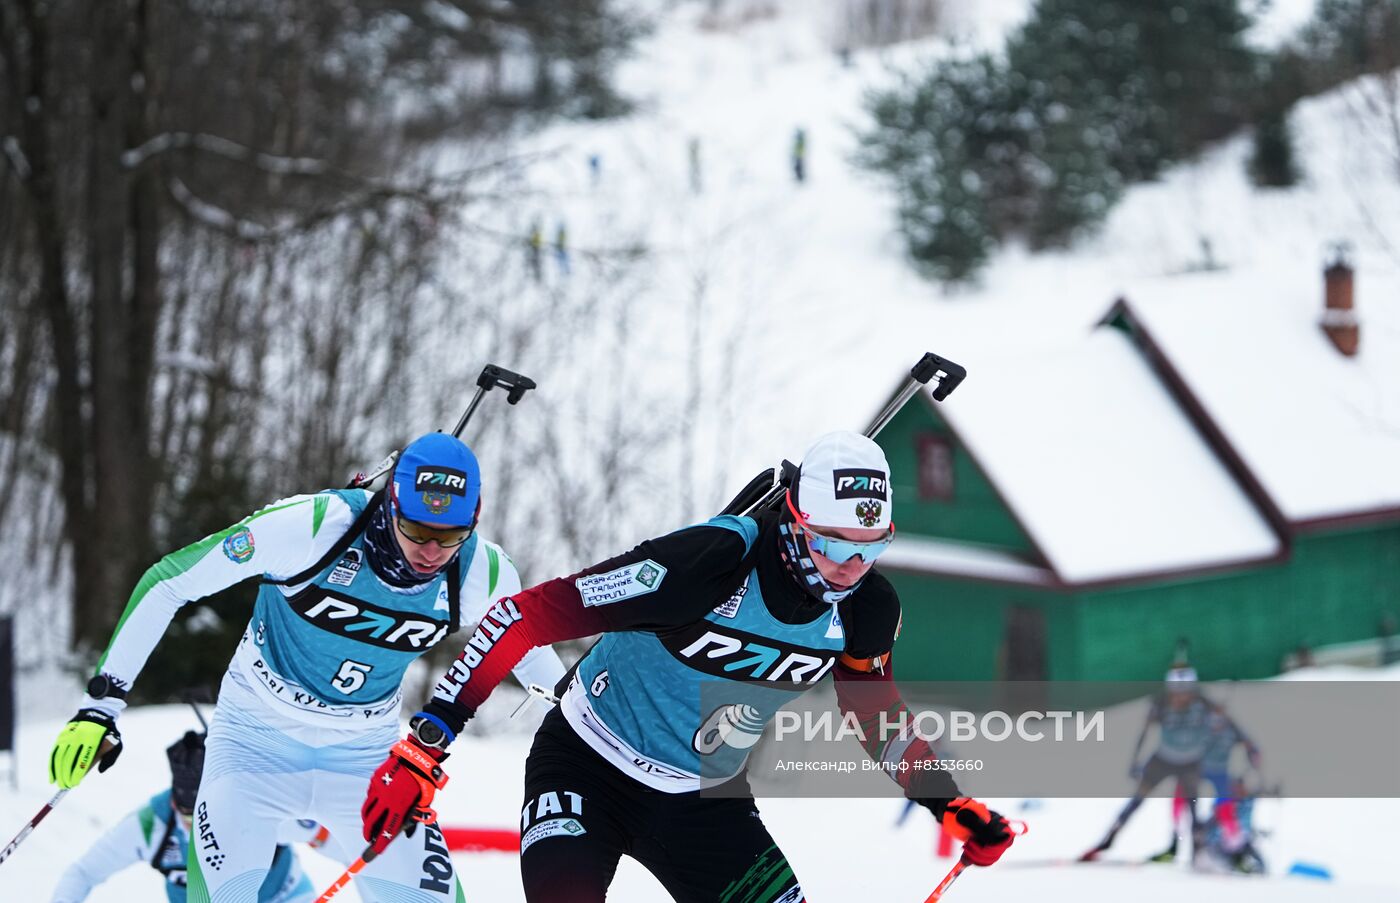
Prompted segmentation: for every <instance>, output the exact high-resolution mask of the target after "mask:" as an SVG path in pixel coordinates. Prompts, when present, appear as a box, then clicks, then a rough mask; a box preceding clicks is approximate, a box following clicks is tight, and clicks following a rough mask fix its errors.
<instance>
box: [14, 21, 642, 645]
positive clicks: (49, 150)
mask: <svg viewBox="0 0 1400 903" xmlns="http://www.w3.org/2000/svg"><path fill="white" fill-rule="evenodd" d="M465 22H469V23H470V24H471V26H472V27H471V28H466V27H463V23H465ZM386 23H393V24H394V25H395V27H393V28H386V27H385V26H386ZM580 33H585V34H586V35H587V36H588V37H589V40H588V41H581V40H579V39H578V35H579V34H580ZM635 33H636V30H635V28H633V27H632V26H631V25H630V24H629V23H627V22H626V21H624V20H622V19H620V18H618V17H616V16H614V15H613V14H611V13H610V12H609V11H608V9H607V3H606V2H605V0H591V2H588V3H583V4H572V5H569V7H568V9H566V10H563V11H555V12H550V11H548V10H546V9H544V7H543V6H542V5H532V4H481V3H476V2H474V0H451V2H447V3H443V2H436V0H433V2H428V0H376V2H370V3H352V2H349V0H316V2H313V0H282V2H274V0H222V2H213V0H180V2H171V3H164V2H162V3H157V2H154V0H115V2H104V3H100V4H90V3H86V2H82V0H0V72H2V73H3V78H0V200H2V201H3V202H4V210H5V216H4V217H3V218H0V262H2V263H4V267H3V269H0V314H3V316H4V322H5V324H6V328H5V330H4V332H3V335H0V367H3V375H0V393H3V394H0V401H3V402H4V408H3V411H0V428H3V429H4V431H5V432H6V433H7V434H8V436H9V437H11V440H10V441H9V442H6V443H0V468H4V469H5V470H3V471H0V474H3V473H8V474H11V475H13V474H15V473H17V472H18V469H19V468H21V466H22V462H24V461H29V460H38V459H54V460H56V461H57V462H58V465H59V472H58V476H57V478H56V479H55V480H54V484H53V485H55V486H56V487H57V488H58V491H59V493H60V494H61V499H62V506H61V507H62V510H63V514H64V516H63V535H64V536H65V538H66V540H67V543H66V547H67V549H68V550H69V552H70V553H71V568H72V571H71V573H72V584H73V594H74V599H75V617H74V624H75V631H76V639H77V641H78V643H79V644H80V645H83V646H87V647H91V646H94V645H95V644H96V643H98V642H100V641H101V640H102V639H103V638H104V637H105V635H106V634H107V632H108V631H109V629H110V625H111V623H112V619H113V615H114V613H115V612H116V611H117V610H119V609H120V606H121V605H122V604H123V601H124V600H125V598H126V595H127V593H128V591H129V589H130V587H131V586H132V584H133V583H134V582H135V578H136V576H137V574H138V573H139V572H140V569H141V568H142V567H144V566H145V564H147V563H148V562H149V560H150V559H151V557H152V555H153V553H154V550H155V549H156V548H158V547H159V546H160V545H162V544H164V543H165V541H167V540H169V539H172V538H179V539H184V540H186V541H188V539H190V538H192V537H191V536H190V535H189V532H188V531H189V530H190V529H191V528H192V527H193V526H194V525H197V524H198V525H208V524H217V523H219V521H220V520H221V519H222V518H223V517H226V516H227V514H228V511H227V509H228V507H229V505H230V504H231V502H230V499H231V498H233V497H235V496H238V497H243V496H244V490H248V489H250V488H254V487H256V488H261V487H266V486H273V485H283V484H284V483H287V482H289V478H291V477H296V476H300V475H302V474H304V473H306V472H310V471H317V472H324V471H327V470H337V469H341V468H344V467H346V466H347V465H348V464H349V463H350V462H351V461H352V460H357V459H358V448H360V447H362V446H363V444H364V443H365V442H366V441H367V439H368V437H369V436H371V435H377V433H376V431H375V430H371V429H369V428H367V427H366V426H365V425H364V424H365V419H366V417H367V415H368V414H369V413H370V412H376V405H377V404H378V403H379V402H380V401H381V400H382V399H383V398H384V397H386V395H387V396H392V395H393V394H394V393H399V394H402V393H403V392H404V391H405V388H404V387H405V386H407V385H409V384H410V382H408V381H405V380H404V379H402V378H400V373H399V371H398V370H397V369H396V368H395V367H394V366H391V365H390V362H391V357H390V356H389V353H390V352H391V351H392V350H393V349H394V347H395V343H398V345H399V346H400V347H401V345H402V342H403V340H404V335H405V332H404V330H405V329H406V328H408V327H406V326H405V325H404V324H406V323H411V322H413V318H414V316H416V309H417V304H418V302H419V301H420V300H421V299H420V297H419V296H420V293H421V292H422V290H423V286H424V280H425V279H426V278H427V276H428V274H429V270H430V267H429V266H428V265H427V261H428V260H429V259H430V258H431V256H432V255H433V254H434V253H435V252H436V248H437V244H436V240H435V237H434V233H435V227H434V223H435V222H437V221H440V219H441V218H442V216H443V215H444V213H443V211H444V210H445V209H447V208H449V207H455V206H457V205H460V204H462V203H464V202H465V201H466V198H467V185H468V183H469V182H470V181H471V179H470V176H471V174H467V175H466V176H463V177H444V176H443V175H441V174H440V173H435V172H431V171H429V170H428V169H427V168H426V167H424V166H421V165H414V164H413V163H412V161H414V160H415V159H420V158H421V157H422V149H423V148H424V147H425V143H426V142H428V141H431V140H432V139H434V138H435V137H437V136H440V135H444V134H449V133H457V134H461V133H463V132H464V131H471V130H472V129H476V130H478V131H480V130H482V129H490V128H495V127H497V126H499V125H501V124H503V123H505V122H506V121H507V118H508V117H509V116H510V115H513V111H518V110H521V109H524V108H526V105H525V104H523V103H521V102H520V99H519V98H520V96H521V94H520V92H521V91H522V90H523V91H525V92H526V93H528V94H530V95H531V96H533V95H534V94H537V93H538V91H537V90H536V88H537V87H538V86H535V85H525V86H524V88H521V87H520V86H519V85H516V84H515V83H509V84H507V83H505V82H502V83H501V85H500V90H499V91H497V92H495V93H493V94H491V96H490V97H489V98H487V99H486V100H483V101H481V102H479V103H477V104H476V105H475V106H473V107H472V108H471V109H469V110H467V109H463V110H458V111H457V112H459V113H460V114H461V115H460V116H458V117H455V118H454V117H451V116H446V115H444V112H445V111H444V108H443V106H442V105H441V104H419V105H418V106H417V107H415V106H414V105H413V104H410V103H404V102H401V101H402V98H404V97H406V96H408V95H409V94H410V93H413V92H409V91H408V88H410V87H414V86H417V87H422V86H425V85H428V86H436V85H441V84H445V85H448V86H457V87H458V88H462V86H463V85H465V84H468V83H470V79H469V76H470V75H471V73H474V72H479V71H480V70H481V67H482V66H484V65H486V66H490V65H497V64H499V63H500V61H502V60H504V59H506V58H508V57H515V58H530V59H533V58H535V57H539V58H548V59H550V60H551V61H552V63H551V65H550V66H548V67H545V69H544V70H542V71H548V72H549V73H551V74H552V77H555V78H556V79H560V78H562V79H563V82H560V83H556V84H555V85H554V86H553V87H552V88H551V92H552V94H551V96H552V98H553V99H552V100H551V102H550V103H549V104H542V103H535V104H534V105H533V109H536V110H551V109H561V108H565V107H566V106H567V104H568V103H569V102H572V101H573V100H574V99H576V98H577V97H579V96H581V95H582V94H588V95H589V96H591V97H592V98H593V99H592V100H590V101H589V102H588V103H587V104H585V105H584V107H582V108H581V109H580V112H585V113H588V112H594V113H596V112H598V111H599V110H600V109H602V108H603V107H604V106H606V103H605V102H604V101H605V98H604V99H600V98H603V97H604V95H606V93H607V79H606V72H607V70H608V68H609V66H610V65H611V63H612V61H613V59H614V58H615V56H616V54H617V53H619V52H620V51H621V50H622V49H623V48H624V47H625V46H626V44H627V42H628V41H629V40H630V39H631V37H632V36H634V35H635ZM454 67H456V68H454ZM463 79H466V81H463ZM472 84H474V83H472ZM448 93H451V92H448ZM479 93H480V92H478V94H477V95H474V96H479ZM414 96H421V94H419V93H414ZM455 96H456V97H457V98H458V99H459V100H460V99H461V98H463V97H466V96H468V95H467V94H466V93H465V89H463V90H459V91H458V92H457V93H456V95H455ZM590 104H591V106H590ZM11 324H14V328H13V329H11ZM368 331H374V333H375V334H376V335H377V336H379V337H381V338H382V339H383V341H384V342H386V343H387V345H379V344H375V343H371V342H361V341H360V340H359V339H360V337H361V335H362V334H363V333H365V332H368ZM289 361H294V362H295V363H293V364H289V363H288V362H289ZM269 411H275V413H269ZM377 413H378V412H377ZM293 417H304V418H306V419H305V421H304V422H305V423H306V424H307V428H306V429H305V430H303V431H300V432H297V433H296V434H295V439H294V440H292V441H288V439H287V437H286V436H279V437H277V438H278V439H280V440H281V441H275V440H274V439H273V436H272V434H273V433H274V432H275V431H274V430H272V429H270V428H269V427H268V426H267V424H269V423H274V422H275V423H277V424H279V425H285V424H286V423H288V422H290V421H289V418H293ZM259 441H268V442H269V443H270V444H269V445H267V446H264V447H261V448H260V449H259V452H260V453H259V454H256V455H246V454H245V455H241V456H240V455H235V454H232V453H233V452H239V451H244V452H246V451H247V450H248V449H249V447H250V446H253V447H255V448H256V447H257V446H256V445H254V443H257V442H259ZM240 457H241V458H242V459H244V460H243V461H241V462H240V463H233V462H234V461H235V460H237V459H239V458H240ZM190 503H197V504H193V505H191V504H190ZM171 511H180V512H181V516H180V517H179V518H175V517H172V516H171V514H170V512H171Z"/></svg>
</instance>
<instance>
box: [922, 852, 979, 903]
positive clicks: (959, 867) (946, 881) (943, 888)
mask: <svg viewBox="0 0 1400 903" xmlns="http://www.w3.org/2000/svg"><path fill="white" fill-rule="evenodd" d="M970 864H971V863H969V862H968V861H967V858H966V857H963V858H962V859H959V860H958V861H957V863H956V864H954V866H953V867H952V869H950V870H949V871H948V874H946V875H944V876H943V880H942V881H940V882H938V886H937V887H935V888H934V889H933V893H931V894H929V895H928V899H926V900H924V903H938V901H939V900H942V899H943V895H944V894H946V893H947V892H948V888H950V887H952V886H953V882H954V881H956V880H958V876H959V875H961V874H962V873H963V872H964V871H965V870H966V869H967V867H968V866H969V865H970Z"/></svg>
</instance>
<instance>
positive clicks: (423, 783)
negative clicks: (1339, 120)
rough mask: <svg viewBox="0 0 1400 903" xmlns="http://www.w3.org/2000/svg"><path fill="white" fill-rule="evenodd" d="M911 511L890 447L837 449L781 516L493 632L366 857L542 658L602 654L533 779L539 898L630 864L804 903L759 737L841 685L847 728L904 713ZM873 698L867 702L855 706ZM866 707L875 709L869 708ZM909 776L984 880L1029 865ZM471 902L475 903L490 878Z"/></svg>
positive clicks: (400, 777)
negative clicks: (563, 644)
mask: <svg viewBox="0 0 1400 903" xmlns="http://www.w3.org/2000/svg"><path fill="white" fill-rule="evenodd" d="M891 502H892V498H891V493H890V482H889V465H888V464H887V463H886V461H885V456H884V453H883V452H881V450H880V447H879V446H878V445H876V444H875V443H874V442H873V441H871V440H870V439H867V438H865V437H864V436H861V435H859V434H857V433H849V432H842V433H832V434H830V435H827V436H825V437H823V438H822V439H820V440H818V441H817V443H816V444H815V445H813V446H812V448H811V449H810V450H809V451H808V452H807V455H806V457H805V458H804V459H803V462H802V467H801V470H800V473H799V475H798V477H797V479H796V481H795V484H794V485H793V487H792V489H791V490H789V491H788V493H787V495H786V497H785V499H784V500H783V504H782V505H781V506H780V507H779V509H778V510H774V511H764V512H762V513H760V514H759V515H758V516H757V517H756V518H755V517H748V516H741V517H734V516H727V515H722V516H720V517H716V518H713V519H711V520H710V521H708V522H706V523H703V524H699V525H696V526H692V527H687V528H685V529H683V530H679V531H677V532H675V533H670V534H667V535H665V536H661V537H658V538H655V539H650V540H647V541H646V542H643V543H642V544H641V545H639V546H637V547H636V548H635V549H633V550H632V551H631V552H628V553H626V554H625V555H620V556H618V557H616V558H612V559H609V560H607V561H603V562H601V563H599V564H596V565H594V566H593V567H590V568H588V569H586V570H584V571H581V572H579V573H577V574H574V575H572V576H569V577H563V578H559V579H555V580H550V581H548V582H546V583H542V584H540V585H539V586H535V587H532V588H530V589H528V590H524V591H522V592H518V593H515V594H513V595H512V596H511V597H510V598H509V599H506V600H504V601H503V602H502V604H501V606H498V607H497V608H496V609H494V610H493V612H492V614H491V615H489V616H488V617H487V618H486V620H484V621H483V622H482V624H481V626H480V627H479V628H478V629H477V631H476V633H475V634H474V635H473V636H472V637H471V638H470V640H469V641H468V643H467V645H466V648H465V649H464V650H463V652H462V655H461V656H460V657H459V658H458V659H457V661H456V662H454V663H453V665H452V667H451V668H450V669H448V671H447V672H446V673H445V674H444V675H443V676H442V678H441V679H440V680H439V681H438V682H437V686H436V689H435V692H434V694H433V697H432V699H431V700H430V701H429V702H428V703H427V704H426V705H425V706H424V708H423V710H422V711H421V712H420V713H419V714H418V715H416V716H415V717H414V718H413V719H412V721H411V722H410V723H411V725H412V727H411V731H410V735H409V737H408V738H407V739H406V740H404V741H403V742H402V743H401V744H400V745H399V747H396V748H395V750H394V752H393V753H391V755H390V756H389V757H388V759H387V760H386V761H385V762H384V763H383V764H382V765H381V766H380V767H379V770H378V771H377V772H376V773H375V777H374V780H372V781H371V782H370V784H369V792H368V798H367V799H366V800H365V805H364V830H365V838H366V840H369V841H371V842H372V843H373V844H374V845H375V846H376V848H379V849H385V848H387V849H389V850H392V849H393V846H394V844H393V843H392V842H391V841H393V839H394V836H395V834H396V833H397V832H398V830H399V828H400V826H401V825H402V824H404V821H405V819H406V818H408V817H409V813H410V812H412V811H413V810H414V809H415V808H420V807H423V806H426V805H428V804H429V803H430V801H431V798H432V794H433V792H434V790H435V789H436V788H437V787H438V786H440V781H439V780H436V779H435V778H433V777H430V776H429V775H428V774H425V773H424V770H423V768H422V766H423V763H425V762H427V763H440V762H442V761H443V759H444V758H446V756H447V752H446V750H447V747H448V744H449V743H450V742H451V741H452V739H453V737H454V736H455V735H456V734H457V733H459V732H460V731H461V730H462V728H463V725H464V724H465V723H466V721H467V720H468V719H469V718H471V717H472V715H473V713H474V712H475V710H476V708H477V707H478V706H480V705H481V703H482V701H483V700H485V699H486V697H487V696H488V694H490V692H491V690H492V689H493V688H494V687H495V686H496V684H497V683H499V682H500V681H501V679H502V678H503V677H504V676H505V674H506V672H507V671H508V670H509V669H510V668H511V667H512V666H513V665H514V664H515V662H516V661H518V660H519V659H520V657H521V656H522V655H524V654H526V653H527V652H528V651H529V650H530V649H532V648H535V647H538V646H544V645H548V644H550V643H554V642H558V641H560V640H564V639H570V638H574V637H584V636H589V635H592V634H602V635H603V637H602V639H601V640H600V641H599V642H598V643H597V645H595V646H594V647H593V648H592V650H591V651H589V652H588V654H587V655H586V656H585V657H584V658H583V659H582V660H581V661H580V663H579V665H578V667H577V670H576V672H575V673H574V675H573V677H572V678H571V679H570V680H569V681H568V683H567V688H566V689H564V690H563V693H562V699H561V700H560V705H559V707H558V708H557V709H555V710H553V711H551V712H550V714H549V715H547V716H546V717H545V721H544V723H543V724H542V725H541V727H540V729H539V731H538V733H537V734H536V735H535V742H534V747H533V749H532V750H531V751H530V755H529V759H528V760H527V763H526V766H525V800H524V808H523V811H522V813H521V832H522V837H521V844H520V852H521V860H520V867H521V872H522V874H523V878H524V885H525V896H526V898H527V899H528V900H530V901H531V903H601V901H602V900H603V899H604V897H605V895H606V893H607V889H608V885H609V884H610V883H611V881H612V878H613V873H614V871H615V870H616V868H617V864H618V860H619V858H620V857H621V856H622V855H624V854H626V855H629V856H631V857H633V858H634V859H636V860H637V861H639V862H640V863H641V864H642V865H644V866H645V867H646V868H647V869H648V870H650V871H651V873H652V874H653V875H655V876H656V878H657V880H659V881H660V882H661V884H662V885H663V886H664V887H665V888H666V890H667V891H668V892H669V893H670V894H671V896H672V897H673V898H674V899H676V900H678V901H682V903H700V901H704V903H715V901H721V903H779V901H781V903H798V901H801V900H803V899H804V897H803V893H802V889H801V887H800V885H799V883H798V880H797V877H796V876H795V875H794V874H793V871H792V869H791V868H790V867H789V865H788V862H787V859H786V858H785V857H784V855H783V853H782V851H781V850H780V849H779V848H778V846H777V845H776V844H775V843H774V841H773V838H772V837H771V836H770V835H769V833H768V829H767V828H766V827H765V826H764V824H763V820H762V819H761V818H760V817H759V813H758V810H757V808H756V807H755V805H754V800H753V797H752V795H750V794H749V793H748V791H747V785H746V784H743V783H742V782H743V781H744V777H743V772H744V768H745V764H746V761H747V756H748V751H749V748H750V747H751V746H752V743H753V741H754V740H755V739H756V737H755V734H757V733H758V732H761V731H762V729H763V726H764V725H765V724H767V723H768V721H769V720H770V719H772V717H773V716H774V714H775V713H776V711H777V710H778V708H779V707H780V706H782V705H783V704H784V703H786V702H788V701H790V700H792V699H794V698H795V697H797V696H798V695H800V694H801V693H803V692H805V691H806V690H808V689H810V688H812V687H813V686H815V685H816V684H817V683H819V682H820V681H821V680H823V679H824V678H825V677H826V676H827V675H831V676H832V677H834V679H835V681H836V687H837V692H838V696H839V697H841V698H842V705H843V708H846V709H847V710H848V711H850V710H851V707H850V706H851V705H854V706H855V708H856V710H857V711H856V713H857V715H858V716H859V717H861V718H862V719H871V720H873V719H877V718H878V717H879V715H881V714H888V713H889V712H890V711H891V710H892V709H895V708H897V707H899V706H901V705H902V703H901V702H900V701H899V696H898V693H897V692H896V691H895V689H894V685H893V672H892V670H891V650H892V647H893V645H894V641H895V636H896V634H897V633H898V628H899V622H900V607H899V598H898V596H897V595H896V594H895V591H894V588H893V587H892V586H891V585H890V583H889V581H887V580H886V579H885V578H884V577H883V576H881V575H880V574H879V573H878V572H877V571H875V570H873V569H872V565H873V564H874V563H875V559H876V558H878V557H879V555H880V554H881V553H882V552H883V551H884V550H885V549H886V548H887V547H888V546H889V544H890V542H891V540H893V538H894V526H893V524H892V522H891V516H890V515H891ZM702 684H703V685H705V687H706V692H705V693H704V694H703V695H702V693H701V686H702ZM858 687H859V688H864V689H865V690H866V692H865V693H864V694H854V693H853V688H858ZM871 690H875V691H876V692H874V693H872V692H870V691H871ZM854 696H863V699H864V702H863V703H862V702H859V701H857V702H855V703H851V700H852V698H853V697H854ZM872 699H878V700H879V704H878V705H874V706H872V705H870V701H871V700H872ZM848 704H849V705H848ZM867 735H868V736H870V738H871V739H870V742H868V743H867V745H866V750H867V752H868V753H869V755H870V756H871V757H872V758H873V759H875V760H876V761H877V762H881V763H883V764H885V765H895V766H898V765H900V764H905V763H912V762H914V761H918V760H929V759H932V758H934V755H933V753H932V751H931V750H930V749H929V747H928V744H927V743H925V742H924V741H923V740H920V739H916V738H910V737H894V738H890V739H889V740H888V741H886V740H885V738H884V737H883V736H881V735H879V733H878V732H874V731H869V732H867ZM429 771H430V772H435V773H440V772H441V769H440V768H436V767H433V768H431V769H429ZM888 773H890V774H898V775H899V777H898V780H899V782H900V783H901V785H902V786H903V788H904V792H905V793H906V795H907V796H909V797H910V798H914V799H917V800H918V801H919V802H921V803H923V804H924V805H925V806H927V807H928V808H929V809H930V810H932V811H933V813H934V815H935V816H936V817H937V818H939V819H940V820H941V821H942V823H943V825H944V826H945V827H946V828H947V829H948V830H949V831H950V832H952V833H953V834H954V835H955V836H957V837H958V838H960V839H962V840H963V841H964V842H965V847H964V852H965V855H966V856H967V858H968V859H969V860H970V861H971V862H973V863H975V864H977V865H990V864H991V863H993V862H995V861H996V860H997V858H998V857H1000V856H1001V854H1002V853H1003V852H1004V851H1005V850H1006V848H1007V847H1008V846H1010V844H1011V842H1012V840H1013V835H1012V831H1011V828H1010V826H1009V825H1008V823H1007V821H1006V819H1004V818H1002V817H1001V816H1000V815H998V814H997V813H995V812H992V811H989V810H988V809H987V807H986V806H985V805H983V804H982V803H979V802H977V801H975V800H970V799H967V798H964V797H961V796H960V795H959V792H958V789H957V787H956V786H955V784H954V782H953V780H952V779H951V778H950V777H949V776H948V774H947V772H946V771H941V770H935V769H925V768H915V767H908V768H907V769H905V770H900V769H898V768H891V769H888ZM702 776H703V782H704V783H703V786H705V787H706V788H709V787H711V786H713V785H715V784H719V783H724V782H726V781H727V780H732V781H734V782H736V784H737V785H738V790H737V792H733V793H732V795H730V796H729V798H717V797H716V795H715V794H711V793H705V794H702V793H701V787H702ZM734 788H735V785H729V789H730V790H731V791H734ZM463 883H464V886H465V888H466V891H467V896H468V897H469V898H470V897H471V895H472V894H471V890H472V888H471V880H470V876H467V877H466V878H465V880H464V882H463Z"/></svg>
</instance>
